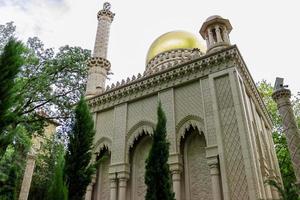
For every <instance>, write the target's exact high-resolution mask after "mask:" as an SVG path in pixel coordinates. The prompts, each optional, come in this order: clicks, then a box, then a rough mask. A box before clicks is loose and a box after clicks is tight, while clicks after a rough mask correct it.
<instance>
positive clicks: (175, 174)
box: [171, 170, 181, 200]
mask: <svg viewBox="0 0 300 200" xmlns="http://www.w3.org/2000/svg"><path fill="white" fill-rule="evenodd" d="M171 173H172V181H173V191H174V193H175V199H176V200H180V197H181V192H180V189H181V185H180V181H181V171H180V170H174V171H172V172H171Z"/></svg>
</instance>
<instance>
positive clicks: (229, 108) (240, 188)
mask: <svg viewBox="0 0 300 200" xmlns="http://www.w3.org/2000/svg"><path fill="white" fill-rule="evenodd" d="M215 87H216V96H217V103H218V110H219V116H220V121H221V131H222V141H223V148H224V157H225V164H226V167H225V168H226V173H227V180H228V186H229V191H230V199H231V200H241V199H249V194H248V185H247V180H246V172H245V165H244V159H243V155H242V149H241V142H240V136H239V130H238V124H237V116H236V112H235V108H234V103H233V96H232V91H231V87H230V80H229V76H228V75H226V76H222V77H219V78H216V79H215Z"/></svg>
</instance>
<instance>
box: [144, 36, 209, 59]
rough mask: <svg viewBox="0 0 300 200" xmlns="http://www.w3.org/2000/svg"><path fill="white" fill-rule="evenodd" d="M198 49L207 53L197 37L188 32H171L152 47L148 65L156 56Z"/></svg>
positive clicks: (149, 52) (156, 41) (158, 39)
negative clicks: (174, 50)
mask: <svg viewBox="0 0 300 200" xmlns="http://www.w3.org/2000/svg"><path fill="white" fill-rule="evenodd" d="M193 48H198V49H200V51H202V52H205V51H206V50H205V47H204V46H203V45H202V44H201V43H200V42H199V41H198V39H197V38H196V36H195V35H194V34H192V33H189V32H186V31H171V32H168V33H165V34H163V35H161V36H160V37H158V38H157V39H156V40H155V41H154V42H153V43H152V45H151V46H150V48H149V50H148V53H147V58H146V64H147V63H148V62H149V61H150V60H151V59H152V58H154V57H155V56H156V55H158V54H160V53H162V52H165V51H169V50H173V49H193Z"/></svg>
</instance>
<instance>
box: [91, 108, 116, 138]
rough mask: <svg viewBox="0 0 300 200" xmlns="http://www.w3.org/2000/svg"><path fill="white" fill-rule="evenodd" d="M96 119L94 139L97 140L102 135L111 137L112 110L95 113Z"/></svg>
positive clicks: (112, 125)
mask: <svg viewBox="0 0 300 200" xmlns="http://www.w3.org/2000/svg"><path fill="white" fill-rule="evenodd" d="M96 120H97V121H96V122H95V123H96V135H95V138H94V141H98V140H100V139H101V138H102V137H106V138H109V139H111V138H112V134H113V128H114V110H107V111H105V112H101V113H97V119H96Z"/></svg>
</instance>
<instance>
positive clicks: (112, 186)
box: [110, 177, 117, 200]
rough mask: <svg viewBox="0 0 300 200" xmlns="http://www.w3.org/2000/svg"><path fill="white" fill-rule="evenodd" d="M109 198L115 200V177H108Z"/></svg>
mask: <svg viewBox="0 0 300 200" xmlns="http://www.w3.org/2000/svg"><path fill="white" fill-rule="evenodd" d="M110 200H117V179H116V178H115V177H114V178H110Z"/></svg>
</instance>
